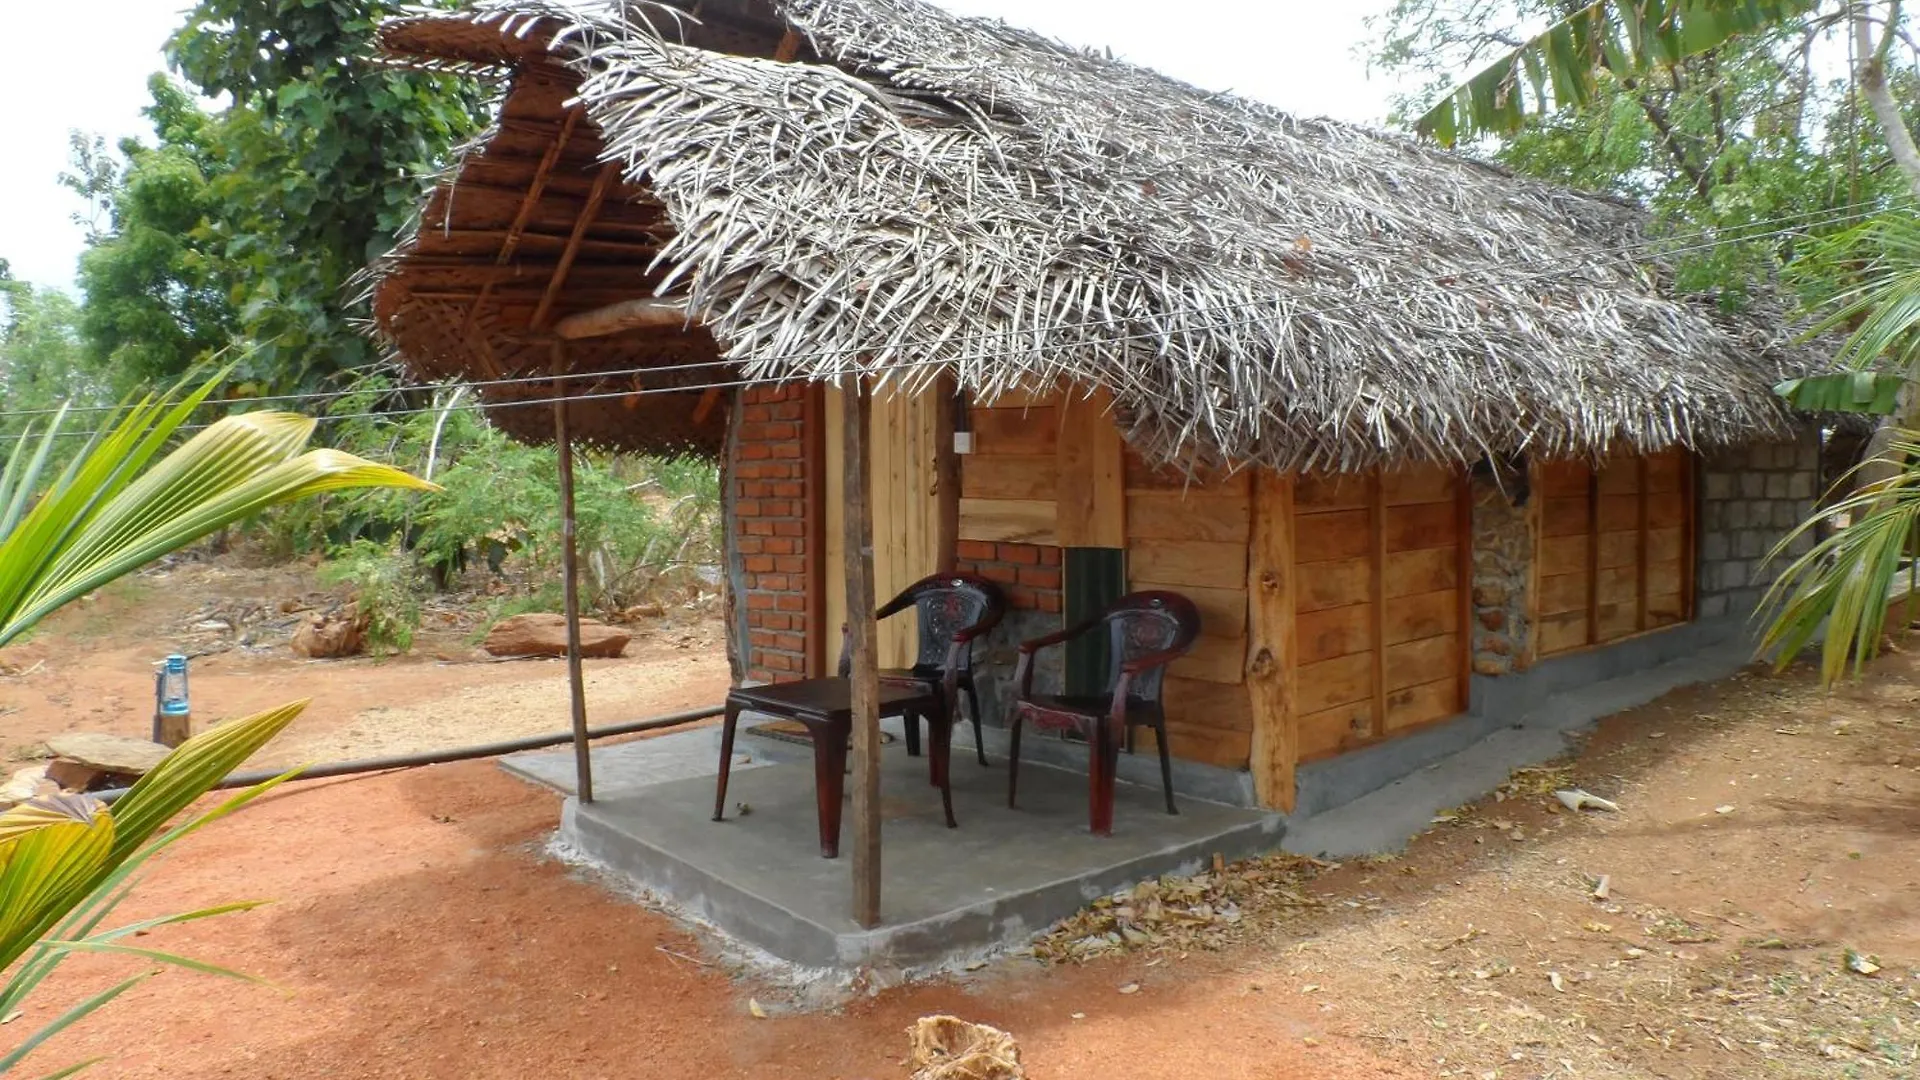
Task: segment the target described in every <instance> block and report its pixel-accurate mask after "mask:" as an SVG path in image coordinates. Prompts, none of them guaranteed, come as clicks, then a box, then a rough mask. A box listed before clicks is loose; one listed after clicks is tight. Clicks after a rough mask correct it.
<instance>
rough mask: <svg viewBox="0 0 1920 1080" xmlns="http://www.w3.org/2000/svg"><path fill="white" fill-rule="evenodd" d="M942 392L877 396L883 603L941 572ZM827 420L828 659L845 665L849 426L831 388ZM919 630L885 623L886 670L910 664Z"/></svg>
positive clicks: (877, 582) (874, 461)
mask: <svg viewBox="0 0 1920 1080" xmlns="http://www.w3.org/2000/svg"><path fill="white" fill-rule="evenodd" d="M941 401H942V399H941V398H940V396H939V395H936V394H921V395H917V396H914V397H908V396H906V395H904V394H889V393H882V394H880V395H879V396H877V397H875V398H874V400H873V421H872V434H871V442H870V443H869V453H870V454H871V457H870V459H869V462H868V465H869V471H868V476H869V482H868V489H867V496H868V498H869V499H871V500H872V506H873V589H874V597H875V602H876V603H882V604H884V603H886V602H887V601H888V600H891V599H893V597H894V596H895V594H897V593H898V592H899V591H900V590H901V589H904V588H906V587H907V586H908V585H911V584H913V583H914V582H915V581H918V580H919V579H921V578H923V577H925V576H927V575H928V574H931V573H933V572H934V571H936V570H938V569H940V566H941V563H942V556H943V553H942V552H941V550H940V546H941V537H940V519H939V505H938V500H937V498H936V496H935V489H936V487H937V483H936V480H937V469H936V464H935V456H936V455H935V452H936V449H937V447H936V446H935V445H934V444H935V441H936V439H937V437H938V429H939V424H938V415H937V410H938V409H939V408H940V406H941ZM822 413H823V415H824V417H825V420H826V423H825V424H824V425H823V427H824V428H825V439H826V446H825V453H824V454H823V455H822V457H823V458H824V459H825V461H824V465H825V469H826V506H825V521H824V522H823V523H822V524H823V526H824V528H825V533H826V535H825V540H826V563H825V569H826V574H825V578H826V595H825V597H824V598H823V599H824V604H823V606H824V608H825V610H826V627H825V629H826V633H827V634H828V641H827V658H828V663H829V664H835V663H838V662H839V658H840V627H841V625H842V624H843V623H845V622H846V603H847V600H846V596H847V590H846V569H845V566H844V563H845V560H844V558H843V557H842V554H841V553H842V550H843V547H842V545H843V535H844V534H843V528H844V526H843V525H842V514H843V508H844V502H845V500H844V499H842V497H841V488H842V486H843V483H844V481H843V477H844V475H845V469H844V468H843V467H842V464H841V456H842V449H841V447H842V436H841V425H842V424H843V423H844V422H845V416H846V407H845V399H844V398H843V397H842V396H841V394H840V393H839V391H836V390H832V389H829V390H827V392H826V399H825V402H824V407H823V409H822ZM919 634H920V631H919V627H918V626H917V625H916V624H915V622H914V620H913V618H912V617H911V616H908V615H901V616H899V617H896V618H892V619H888V620H886V621H885V622H882V623H880V624H879V639H878V645H879V653H880V666H882V667H907V666H911V665H912V663H913V657H914V652H915V650H916V649H917V648H918V646H919Z"/></svg>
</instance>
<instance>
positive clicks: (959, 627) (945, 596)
mask: <svg viewBox="0 0 1920 1080" xmlns="http://www.w3.org/2000/svg"><path fill="white" fill-rule="evenodd" d="M908 608H912V609H913V610H914V612H915V613H916V614H917V615H918V617H919V619H920V654H919V656H918V657H917V658H915V660H914V662H913V666H912V667H908V668H881V669H880V681H881V682H891V683H905V684H911V685H916V686H924V687H926V689H927V690H928V691H929V692H930V693H938V694H939V695H940V698H941V700H942V701H944V702H946V705H947V716H949V717H951V718H953V719H954V720H958V719H959V716H960V711H959V708H958V705H959V696H960V694H962V693H965V694H966V695H967V707H968V711H969V712H970V713H972V714H973V745H974V751H975V753H976V754H978V755H979V758H980V764H982V765H985V764H986V763H987V749H986V746H985V744H984V743H983V742H982V741H981V732H980V698H979V695H978V693H977V692H976V691H975V690H974V685H973V643H974V642H975V641H977V640H978V639H980V638H982V637H985V636H986V635H987V633H988V632H989V631H991V630H992V629H993V628H994V627H996V626H998V625H1000V619H1001V617H1002V616H1004V615H1005V614H1006V612H1007V603H1006V599H1005V597H1004V596H1003V595H1002V594H1001V592H1000V586H998V585H995V584H994V583H993V582H991V581H988V580H987V579H986V578H983V577H976V576H974V575H972V574H958V573H956V574H932V575H930V576H928V577H923V578H921V579H920V580H919V581H916V582H914V583H913V584H911V585H909V586H907V587H906V588H905V589H903V590H902V591H901V593H900V595H898V596H896V597H894V598H893V599H891V600H889V601H887V602H886V604H885V605H884V606H882V607H881V608H880V609H879V610H878V611H876V612H874V618H876V619H886V618H889V617H891V616H894V615H898V614H899V613H901V612H903V611H905V610H907V609H908ZM851 667H852V660H851V658H850V657H849V655H848V652H847V639H846V627H844V626H843V627H841V628H840V674H842V675H846V674H848V672H849V671H850V670H851ZM904 722H905V724H906V734H907V753H909V754H912V755H916V756H917V755H918V754H919V753H920V717H919V715H918V714H916V713H911V712H910V713H908V714H906V716H905V717H904Z"/></svg>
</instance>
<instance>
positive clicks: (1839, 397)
mask: <svg viewBox="0 0 1920 1080" xmlns="http://www.w3.org/2000/svg"><path fill="white" fill-rule="evenodd" d="M1906 385H1907V378H1906V376H1904V375H1894V374H1891V373H1888V372H1884V371H1845V372H1838V373H1835V374H1831V375H1808V376H1805V377H1803V378H1798V379H1788V380H1786V381H1785V382H1782V383H1780V384H1779V385H1778V386H1775V387H1774V388H1773V392H1774V393H1776V394H1779V395H1780V396H1781V397H1783V398H1786V399H1787V402H1788V403H1789V404H1791V405H1792V406H1793V407H1794V408H1796V409H1801V410H1804V411H1806V412H1850V413H1869V414H1872V415H1874V416H1892V415H1893V413H1894V410H1895V409H1897V408H1898V407H1899V404H1900V390H1901V388H1902V387H1904V386H1906Z"/></svg>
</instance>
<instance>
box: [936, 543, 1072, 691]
mask: <svg viewBox="0 0 1920 1080" xmlns="http://www.w3.org/2000/svg"><path fill="white" fill-rule="evenodd" d="M955 554H956V555H957V556H958V560H957V569H959V570H961V571H964V572H966V573H969V574H978V575H980V576H981V577H984V578H986V579H987V580H989V581H992V582H996V583H998V584H999V586H1000V588H1001V589H1003V590H1005V592H1006V597H1007V614H1006V616H1005V617H1004V618H1002V619H1001V620H1000V625H999V626H996V627H994V628H993V630H992V632H990V633H989V634H988V635H987V636H986V638H985V639H984V640H982V641H980V642H979V643H978V644H976V645H974V647H973V672H974V685H975V687H976V688H977V689H978V690H979V691H980V712H981V716H982V719H983V720H984V721H985V722H986V723H988V724H990V725H1002V726H1004V725H1005V723H1006V711H1007V707H1008V705H1009V704H1010V703H1011V702H1012V700H1013V669H1014V666H1015V664H1016V663H1017V662H1018V661H1019V658H1020V654H1019V645H1020V643H1021V642H1022V641H1026V640H1028V639H1029V638H1036V637H1040V636H1041V635H1043V634H1050V633H1052V632H1054V631H1055V630H1058V629H1060V610H1061V603H1062V597H1061V592H1060V549H1059V548H1057V547H1049V546H1046V545H1042V544H995V543H989V542H986V541H980V540H962V541H960V542H959V544H958V545H957V549H956V551H955ZM1065 666H1066V650H1065V649H1061V648H1052V649H1042V650H1040V651H1039V652H1038V653H1036V654H1034V668H1033V685H1034V688H1035V689H1036V690H1038V691H1040V692H1042V693H1049V694H1057V693H1059V692H1060V687H1061V679H1062V677H1063V675H1064V672H1065Z"/></svg>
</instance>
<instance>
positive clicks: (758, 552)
mask: <svg viewBox="0 0 1920 1080" xmlns="http://www.w3.org/2000/svg"><path fill="white" fill-rule="evenodd" d="M806 393H807V390H806V387H805V386H804V385H798V384H794V385H784V386H755V387H748V388H747V389H746V390H745V391H744V394H743V397H742V404H741V408H740V412H739V427H738V430H737V431H736V432H735V434H734V438H733V439H732V440H731V441H730V444H729V445H730V447H731V452H732V454H733V462H732V469H731V473H730V476H729V480H728V483H729V485H730V486H731V488H732V490H731V491H729V492H728V493H727V494H728V495H729V496H730V497H731V502H732V512H733V520H732V522H731V527H730V529H729V532H728V535H729V537H730V539H731V540H732V545H731V546H732V550H731V551H729V552H728V558H729V559H730V560H731V561H732V562H733V564H734V566H733V569H734V570H735V573H734V574H733V575H732V580H733V581H735V582H737V583H738V584H737V588H738V589H739V592H740V596H739V599H738V600H737V601H736V602H737V603H738V604H739V605H740V606H741V607H742V608H743V609H744V610H745V616H744V619H743V620H742V621H743V623H744V632H745V636H746V641H745V642H744V643H743V644H742V645H741V647H740V649H739V652H740V656H741V660H742V666H743V667H744V669H745V670H744V672H743V674H744V676H745V677H746V678H747V679H749V680H752V681H756V682H778V681H783V680H788V679H797V678H800V677H802V676H803V675H805V673H806V670H807V634H808V632H809V630H810V628H809V627H808V625H807V587H808V580H807V578H808V570H809V555H810V552H809V550H808V544H809V542H810V541H811V539H812V538H811V537H809V536H808V535H807V522H806V500H807V484H808V483H809V482H813V483H818V482H820V479H821V478H818V477H808V476H807V475H806V461H807V457H806V441H805V440H806V438H807V437H808V435H809V433H808V432H807V431H806V430H805V424H804V422H803V418H804V417H805V415H806V409H805V400H806Z"/></svg>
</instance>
